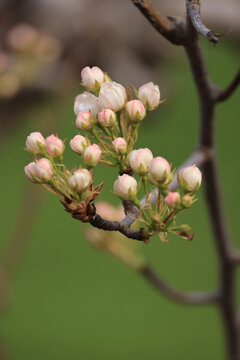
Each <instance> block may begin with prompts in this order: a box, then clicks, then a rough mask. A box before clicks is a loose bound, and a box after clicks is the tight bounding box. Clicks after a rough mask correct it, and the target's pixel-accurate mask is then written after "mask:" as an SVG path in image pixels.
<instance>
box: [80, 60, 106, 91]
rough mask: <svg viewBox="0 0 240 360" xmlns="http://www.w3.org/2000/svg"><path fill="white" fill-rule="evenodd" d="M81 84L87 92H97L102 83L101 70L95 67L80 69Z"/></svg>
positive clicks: (102, 75)
mask: <svg viewBox="0 0 240 360" xmlns="http://www.w3.org/2000/svg"><path fill="white" fill-rule="evenodd" d="M81 76H82V84H83V86H85V87H86V88H88V89H89V90H97V89H99V87H100V85H101V84H102V83H103V82H104V80H105V76H104V73H103V72H102V70H101V69H99V67H97V66H93V67H92V68H90V67H89V66H86V67H85V68H84V69H82V72H81Z"/></svg>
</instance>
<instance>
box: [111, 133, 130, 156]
mask: <svg viewBox="0 0 240 360" xmlns="http://www.w3.org/2000/svg"><path fill="white" fill-rule="evenodd" d="M112 144H113V150H114V151H115V152H116V153H117V154H125V153H126V151H127V143H126V140H125V139H124V138H121V137H118V138H117V139H115V140H113V141H112Z"/></svg>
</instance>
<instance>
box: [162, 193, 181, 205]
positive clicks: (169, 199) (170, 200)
mask: <svg viewBox="0 0 240 360" xmlns="http://www.w3.org/2000/svg"><path fill="white" fill-rule="evenodd" d="M179 202H180V195H179V193H178V192H169V193H168V194H167V196H166V197H165V203H166V204H167V206H171V207H173V208H174V207H176V206H177V205H178V204H179Z"/></svg>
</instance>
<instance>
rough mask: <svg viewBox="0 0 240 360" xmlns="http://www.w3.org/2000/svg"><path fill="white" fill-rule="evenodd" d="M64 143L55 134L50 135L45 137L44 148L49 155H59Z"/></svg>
mask: <svg viewBox="0 0 240 360" xmlns="http://www.w3.org/2000/svg"><path fill="white" fill-rule="evenodd" d="M64 148H65V146H64V143H63V141H62V140H61V139H59V138H58V137H57V136H54V135H50V136H48V137H47V138H46V149H47V152H48V154H49V155H50V156H53V157H59V156H61V155H62V153H63V151H64Z"/></svg>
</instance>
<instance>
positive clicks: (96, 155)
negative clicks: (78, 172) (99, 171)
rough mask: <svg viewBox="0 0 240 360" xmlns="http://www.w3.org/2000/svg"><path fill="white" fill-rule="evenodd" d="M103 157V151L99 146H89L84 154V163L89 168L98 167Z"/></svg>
mask: <svg viewBox="0 0 240 360" xmlns="http://www.w3.org/2000/svg"><path fill="white" fill-rule="evenodd" d="M101 155H102V151H101V149H100V147H99V146H98V145H97V144H92V145H90V146H88V147H87V148H86V149H85V151H84V154H83V161H84V162H85V164H86V165H88V166H91V167H93V166H96V165H97V163H98V162H99V160H100V158H101Z"/></svg>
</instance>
